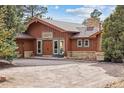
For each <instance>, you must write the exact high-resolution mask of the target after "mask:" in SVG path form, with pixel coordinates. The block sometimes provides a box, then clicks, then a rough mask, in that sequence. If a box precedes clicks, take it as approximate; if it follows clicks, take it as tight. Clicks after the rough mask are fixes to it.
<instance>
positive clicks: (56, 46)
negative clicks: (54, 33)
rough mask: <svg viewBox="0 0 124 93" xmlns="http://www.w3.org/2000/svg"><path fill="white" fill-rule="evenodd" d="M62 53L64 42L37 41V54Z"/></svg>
mask: <svg viewBox="0 0 124 93" xmlns="http://www.w3.org/2000/svg"><path fill="white" fill-rule="evenodd" d="M62 52H64V40H37V54H42V55H58V54H60V53H62Z"/></svg>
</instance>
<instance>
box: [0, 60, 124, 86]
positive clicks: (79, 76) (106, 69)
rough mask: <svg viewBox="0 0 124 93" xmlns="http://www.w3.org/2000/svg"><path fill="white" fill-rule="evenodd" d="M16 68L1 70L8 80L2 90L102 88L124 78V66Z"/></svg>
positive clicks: (19, 63) (47, 63) (24, 63)
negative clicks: (20, 88) (8, 88)
mask: <svg viewBox="0 0 124 93" xmlns="http://www.w3.org/2000/svg"><path fill="white" fill-rule="evenodd" d="M28 63H30V65H28ZM51 63H52V64H51ZM57 63H60V64H57ZM14 64H15V65H16V67H11V68H6V69H1V70H0V75H3V76H6V77H7V81H6V82H3V83H0V87H12V88H13V87H16V88H18V87H25V88H27V87H29V88H32V87H34V88H37V87H40V88H44V87H46V88H51V87H52V88H61V87H62V88H68V87H70V88H77V87H80V88H82V87H86V88H87V87H91V88H92V87H95V88H99V87H105V86H106V84H109V83H111V82H113V81H118V80H121V79H123V77H124V70H123V69H124V64H115V63H98V62H96V63H92V62H91V63H86V62H84V63H83V62H74V61H67V60H66V61H57V60H52V61H51V60H32V59H28V60H27V59H25V60H16V61H15V62H14ZM33 64H34V65H33ZM36 64H37V65H36Z"/></svg>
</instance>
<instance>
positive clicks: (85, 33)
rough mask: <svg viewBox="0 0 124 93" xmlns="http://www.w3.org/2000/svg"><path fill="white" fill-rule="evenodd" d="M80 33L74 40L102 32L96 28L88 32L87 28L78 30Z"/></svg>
mask: <svg viewBox="0 0 124 93" xmlns="http://www.w3.org/2000/svg"><path fill="white" fill-rule="evenodd" d="M78 30H79V31H80V33H77V34H76V35H74V36H73V37H72V38H81V37H90V36H91V35H93V34H95V33H97V32H100V31H99V28H94V29H93V30H92V31H87V27H82V28H78Z"/></svg>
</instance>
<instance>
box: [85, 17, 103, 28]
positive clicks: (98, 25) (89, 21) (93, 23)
mask: <svg viewBox="0 0 124 93" xmlns="http://www.w3.org/2000/svg"><path fill="white" fill-rule="evenodd" d="M86 26H87V27H89V28H91V27H92V28H94V27H95V28H99V29H101V22H100V19H95V18H88V19H87V21H86Z"/></svg>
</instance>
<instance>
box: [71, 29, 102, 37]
mask: <svg viewBox="0 0 124 93" xmlns="http://www.w3.org/2000/svg"><path fill="white" fill-rule="evenodd" d="M101 33H102V31H98V32H96V33H94V34H92V35H90V36H89V37H71V39H78V38H95V37H96V35H98V34H101Z"/></svg>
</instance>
